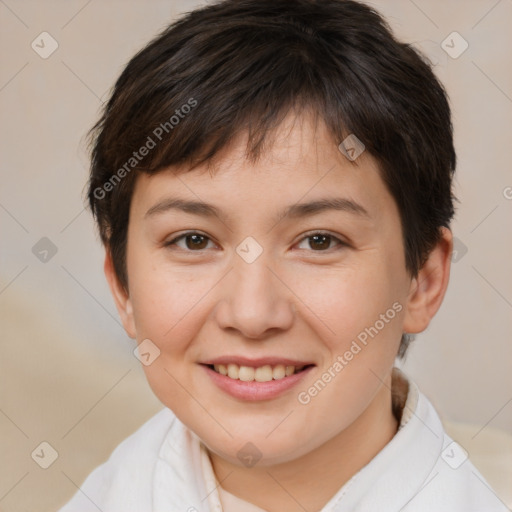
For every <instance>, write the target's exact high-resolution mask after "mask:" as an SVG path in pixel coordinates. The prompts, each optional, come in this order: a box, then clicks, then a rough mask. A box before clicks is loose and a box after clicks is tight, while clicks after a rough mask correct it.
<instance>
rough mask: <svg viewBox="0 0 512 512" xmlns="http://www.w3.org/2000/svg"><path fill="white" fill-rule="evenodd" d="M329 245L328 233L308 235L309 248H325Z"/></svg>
mask: <svg viewBox="0 0 512 512" xmlns="http://www.w3.org/2000/svg"><path fill="white" fill-rule="evenodd" d="M330 245H331V237H330V236H329V235H313V236H310V237H309V246H310V247H311V249H319V250H325V249H329V246H330Z"/></svg>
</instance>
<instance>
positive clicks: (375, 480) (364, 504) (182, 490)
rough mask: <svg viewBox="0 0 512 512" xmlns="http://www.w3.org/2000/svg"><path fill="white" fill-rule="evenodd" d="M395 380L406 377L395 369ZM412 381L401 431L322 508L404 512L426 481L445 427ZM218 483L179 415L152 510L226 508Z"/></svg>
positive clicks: (163, 453) (158, 472)
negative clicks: (398, 511)
mask: <svg viewBox="0 0 512 512" xmlns="http://www.w3.org/2000/svg"><path fill="white" fill-rule="evenodd" d="M393 378H394V379H400V380H402V382H403V380H405V381H407V378H406V377H405V375H404V374H403V373H402V372H401V371H400V370H398V369H397V368H395V369H394V370H393ZM408 383H409V390H408V393H407V399H406V402H405V406H404V409H403V413H402V417H401V421H400V426H399V429H398V432H397V433H396V434H395V436H394V437H393V439H391V441H390V442H389V443H388V444H387V445H386V446H385V447H384V448H383V449H382V450H381V451H380V452H379V453H378V454H377V455H376V456H375V457H374V458H373V459H372V460H371V461H370V463H369V464H367V465H366V466H365V467H363V468H362V469H361V470H360V471H359V472H358V473H356V474H355V475H354V476H353V477H352V478H351V479H350V480H349V481H348V482H347V483H346V484H345V485H343V486H342V487H341V488H340V489H339V491H338V492H337V493H336V494H335V495H334V496H333V497H332V498H331V500H329V502H328V503H327V504H326V505H325V506H324V507H323V508H322V510H321V512H349V511H350V512H356V511H361V512H373V511H375V512H377V511H380V510H382V506H383V503H385V508H386V510H400V509H402V508H403V507H404V506H405V505H406V504H407V502H408V501H410V500H411V499H412V498H413V497H414V495H415V494H416V493H417V491H418V490H419V489H420V488H421V487H422V485H423V484H424V483H425V482H426V480H427V478H428V476H429V475H430V473H431V471H432V469H433V468H434V466H435V464H436V462H437V460H438V458H439V454H440V452H441V451H442V448H443V434H444V431H443V427H442V424H441V421H440V419H439V417H438V416H437V413H436V412H435V410H434V408H433V407H432V405H431V404H430V402H429V401H428V400H427V398H426V397H425V396H424V395H422V394H421V393H420V392H419V390H418V388H417V386H416V385H415V384H414V383H413V382H411V381H408ZM419 461H420V463H418V462H419ZM404 468H414V470H411V471H409V470H407V469H406V470H404ZM170 482H172V485H169V483H170ZM217 486H218V482H217V480H216V478H215V475H214V473H213V468H212V466H211V462H210V459H209V457H208V454H207V452H206V449H205V447H204V445H203V443H202V442H201V440H200V439H199V438H198V437H197V436H196V435H195V434H194V433H193V432H192V431H191V430H190V429H188V428H187V427H185V426H184V425H183V424H182V423H181V422H180V421H178V420H177V419H176V420H175V421H174V422H173V424H172V426H171V428H170V429H169V431H168V433H167V435H166V438H165V440H164V443H163V444H162V447H161V450H160V453H159V458H158V461H157V464H156V466H155V475H154V483H153V510H170V509H174V510H183V511H190V512H196V511H197V512H222V506H221V503H220V498H219V493H218V490H217Z"/></svg>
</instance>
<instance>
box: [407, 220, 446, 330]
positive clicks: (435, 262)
mask: <svg viewBox="0 0 512 512" xmlns="http://www.w3.org/2000/svg"><path fill="white" fill-rule="evenodd" d="M452 250H453V235H452V232H451V231H450V230H449V229H448V228H445V227H442V228H441V239H440V240H439V242H438V243H437V244H436V246H435V247H434V248H433V249H432V251H431V252H430V254H429V256H428V259H427V261H426V262H425V264H424V265H423V267H422V268H421V269H420V271H419V273H418V276H417V277H415V278H414V279H412V281H411V286H410V289H409V295H408V299H407V306H406V308H405V309H406V311H405V316H404V325H403V330H404V332H406V333H418V332H422V331H424V330H425V329H426V328H427V327H428V324H429V323H430V321H431V320H432V318H433V317H434V315H435V314H436V313H437V310H438V309H439V307H440V306H441V303H442V302H443V298H444V295H445V292H446V288H447V287H448V281H449V278H450V264H451V257H452Z"/></svg>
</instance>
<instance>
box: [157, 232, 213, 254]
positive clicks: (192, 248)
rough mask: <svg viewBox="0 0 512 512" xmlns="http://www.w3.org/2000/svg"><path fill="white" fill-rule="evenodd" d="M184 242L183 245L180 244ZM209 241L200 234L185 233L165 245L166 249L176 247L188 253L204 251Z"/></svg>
mask: <svg viewBox="0 0 512 512" xmlns="http://www.w3.org/2000/svg"><path fill="white" fill-rule="evenodd" d="M182 241H185V244H183V243H182ZM210 241H211V240H210V239H209V238H208V237H207V236H206V235H202V234H201V233H185V234H183V235H180V236H178V237H176V238H174V239H173V240H171V241H170V242H167V243H166V244H165V246H166V247H172V246H177V247H179V248H180V249H183V250H185V251H189V252H198V251H201V250H203V249H206V248H207V246H208V242H210Z"/></svg>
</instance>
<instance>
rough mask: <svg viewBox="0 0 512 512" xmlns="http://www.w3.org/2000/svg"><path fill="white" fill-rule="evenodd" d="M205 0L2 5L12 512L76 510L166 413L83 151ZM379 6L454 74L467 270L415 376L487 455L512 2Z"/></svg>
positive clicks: (508, 306)
mask: <svg viewBox="0 0 512 512" xmlns="http://www.w3.org/2000/svg"><path fill="white" fill-rule="evenodd" d="M195 5H198V4H197V3H196V2H193V1H178V0H168V1H149V2H143V1H142V0H139V1H133V0H132V1H123V2H121V1H100V0H92V1H89V2H88V1H87V0H66V1H46V2H36V1H24V0H0V24H1V28H0V44H1V47H2V50H3V51H2V62H1V68H0V108H1V112H2V119H3V122H2V125H1V128H0V130H1V132H0V144H1V153H0V154H1V160H0V166H1V172H2V181H1V188H0V226H1V234H2V243H1V245H0V258H1V269H0V311H1V313H0V319H1V327H2V339H1V342H0V343H1V348H2V351H1V357H0V510H3V511H4V512H13V511H26V510H27V511H28V510H30V511H36V510H37V511H51V510H55V509H56V508H58V506H60V505H61V504H63V503H64V502H65V501H66V500H67V499H68V498H69V497H70V496H71V495H72V494H73V493H74V492H75V491H76V489H77V486H78V485H80V483H81V482H82V481H83V479H84V478H85V477H86V475H87V474H88V473H89V472H90V471H91V470H92V469H93V468H94V467H95V466H97V465H98V464H99V463H101V462H102V461H103V460H105V458H106V457H107V456H108V454H109V453H110V451H111V450H112V449H113V448H114V447H115V446H116V445H117V444H118V443H119V442H120V441H121V440H122V439H123V438H124V437H126V436H127V435H129V434H130V433H132V432H133V431H134V430H135V429H136V428H137V427H138V426H140V425H141V424H142V423H143V422H144V421H145V420H146V419H148V418H149V417H150V416H151V415H152V414H154V413H155V412H156V411H157V410H158V409H159V408H160V407H161V405H160V404H159V403H158V402H157V400H156V398H154V397H153V395H152V393H151V392H150V390H149V388H148V386H147V384H146V382H145V379H144V376H143V373H142V370H141V369H140V368H139V362H138V361H137V360H136V359H135V357H134V356H133V354H132V351H133V349H134V347H135V344H134V342H133V341H131V340H129V339H128V338H127V336H126V335H125V333H124V331H123V330H122V328H121V326H120V324H119V320H118V318H117V313H116V311H115V308H114V305H113V302H112V300H111V297H110V295H109V292H108V289H107V285H106V283H105V281H104V277H103V273H102V249H101V247H100V244H99V242H98V240H97V238H96V236H95V233H94V228H93V224H92V220H91V217H90V214H89V212H88V211H84V203H83V199H82V194H83V190H84V185H85V181H86V178H87V166H88V162H87V155H86V153H85V152H84V147H83V144H82V143H81V139H82V137H83V135H84V134H85V132H86V130H87V129H88V128H89V127H90V126H91V125H92V124H93V122H94V121H95V120H96V118H97V115H98V111H99V107H100V105H101V101H102V98H104V97H105V94H106V92H107V91H108V89H109V88H110V86H111V85H112V84H113V82H114V80H115V79H116V77H117V76H118V74H119V72H120V71H121V69H122V67H123V65H124V64H125V63H126V62H127V60H128V59H129V58H130V57H131V56H132V55H133V53H134V52H135V51H136V50H138V49H139V48H140V47H141V46H142V45H143V44H144V43H145V42H147V41H148V40H149V39H150V38H151V37H152V36H153V35H155V34H156V33H157V32H158V31H160V30H161V29H162V28H163V27H164V26H165V25H166V24H167V23H168V22H169V20H170V19H172V18H173V17H175V16H176V15H177V14H178V13H179V12H182V11H184V10H190V9H192V8H194V6H195ZM372 5H374V6H375V7H377V9H379V10H380V11H381V12H382V13H383V14H384V15H385V16H386V17H387V19H388V20H389V22H390V24H391V25H392V27H393V28H394V29H395V31H396V33H397V34H398V35H399V36H400V37H401V38H403V39H404V40H406V41H408V42H411V43H413V44H415V45H417V46H419V47H421V48H423V49H424V51H425V52H426V53H427V54H428V55H429V56H430V58H431V59H432V60H433V61H434V62H436V63H437V64H436V70H437V73H438V75H439V76H440V78H441V79H442V80H443V82H444V83H445V85H446V87H447V90H448V92H449V94H450V96H451V102H452V106H453V113H454V123H455V131H456V146H457V151H458V170H457V179H456V190H455V193H456V195H457V196H458V197H459V199H460V201H461V203H460V204H459V205H458V211H457V217H456V221H455V223H454V224H453V229H454V233H455V236H456V237H457V238H458V239H459V240H460V245H459V253H458V254H459V259H458V260H457V261H456V262H454V264H453V267H452V276H451V282H450V287H449V290H448V294H447V296H446V299H445V303H444V304H443V306H442V309H441V311H440V312H439V314H438V315H437V317H436V318H435V320H434V321H433V322H432V324H431V326H430V327H429V328H428V329H427V331H426V332H425V333H423V334H422V335H421V336H419V337H418V339H417V341H416V342H415V344H414V346H413V347H412V349H411V351H410V354H409V357H408V359H407V363H406V365H405V369H406V371H407V372H408V373H409V375H410V376H411V377H412V378H413V379H414V380H416V381H417V382H418V384H419V385H420V388H422V390H423V391H424V392H425V394H427V396H428V397H429V398H430V399H431V400H432V402H433V403H434V405H435V406H436V407H437V409H438V410H439V412H440V413H441V415H442V417H443V418H444V419H445V420H451V421H459V422H465V423H467V424H469V426H468V427H467V428H468V430H467V436H466V439H467V441H466V444H465V447H466V448H467V449H468V451H469V452H470V454H471V446H472V443H474V442H477V441H478V440H479V439H480V440H483V439H484V438H486V436H489V435H491V434H492V433H496V429H500V430H501V431H505V432H508V433H511V432H512V377H511V374H512V372H511V369H512V368H511V362H512V336H511V334H512V320H511V319H512V315H511V313H512V267H511V264H510V261H511V255H512V237H511V233H512V230H511V227H512V226H511V224H512V223H511V218H512V215H511V213H512V199H510V198H512V188H510V187H512V173H511V172H510V171H511V161H512V149H511V148H512V144H511V143H512V141H511V140H510V134H511V129H512V70H511V66H510V62H511V48H512V35H511V33H512V31H511V29H510V28H511V27H512V1H511V0H501V1H496V0H489V1H488V0H472V1H456V0H434V1H426V0H415V1H414V2H413V1H412V0H411V1H408V0H392V1H391V0H389V1H383V0H379V1H375V2H372ZM43 31H47V32H49V33H50V34H51V35H52V37H53V38H54V39H55V40H56V41H57V42H58V45H59V47H58V49H57V51H55V53H53V54H52V55H51V56H50V57H49V58H47V59H42V58H41V57H40V56H39V55H38V54H36V53H35V51H33V49H32V48H31V42H32V41H33V40H34V39H35V38H36V37H37V36H38V35H39V34H40V33H41V32H43ZM453 31H457V32H458V33H460V34H461V36H462V37H463V38H464V39H465V40H466V41H467V42H468V44H469V47H468V49H467V50H466V51H465V52H464V53H463V54H462V55H461V56H460V57H458V58H456V59H454V58H452V57H450V56H448V55H447V54H446V53H445V51H444V50H443V49H442V48H441V43H442V41H443V40H444V39H445V38H446V37H447V36H448V35H449V34H450V33H452V32H453ZM507 187H509V188H507ZM507 196H508V198H507ZM42 237H48V238H49V239H50V240H51V241H52V242H53V244H55V246H56V247H57V253H56V254H55V255H54V256H53V257H52V258H51V259H50V260H49V261H47V262H46V263H43V262H41V261H39V259H38V258H36V256H35V255H34V254H33V253H32V247H33V246H34V245H35V244H36V243H37V242H38V241H39V240H40V239H41V238H42ZM465 250H467V252H465ZM464 252H465V254H464ZM494 439H497V438H494ZM500 439H501V438H500ZM503 439H505V438H503ZM43 441H46V442H48V443H49V444H50V445H51V446H52V447H53V448H54V449H55V450H56V451H57V452H58V458H57V460H56V461H55V463H54V464H53V465H51V466H50V467H49V468H48V469H46V470H44V469H42V468H41V467H39V466H38V465H37V464H36V462H35V461H34V460H33V459H32V458H31V453H32V452H33V451H34V450H35V449H36V448H37V447H38V446H39V445H40V443H41V442H43ZM500 443H502V442H501V441H499V442H497V444H495V446H494V448H495V450H496V452H498V453H499V452H500V449H501V450H503V449H504V446H505V445H504V444H500ZM503 443H505V440H504V441H503ZM37 453H40V448H38V449H37V450H35V455H34V458H36V459H37ZM46 453H47V454H48V453H49V451H48V449H47V450H46ZM45 456H46V455H45ZM482 470H483V469H482ZM493 483H494V481H493ZM497 484H498V482H497V483H496V485H497Z"/></svg>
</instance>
